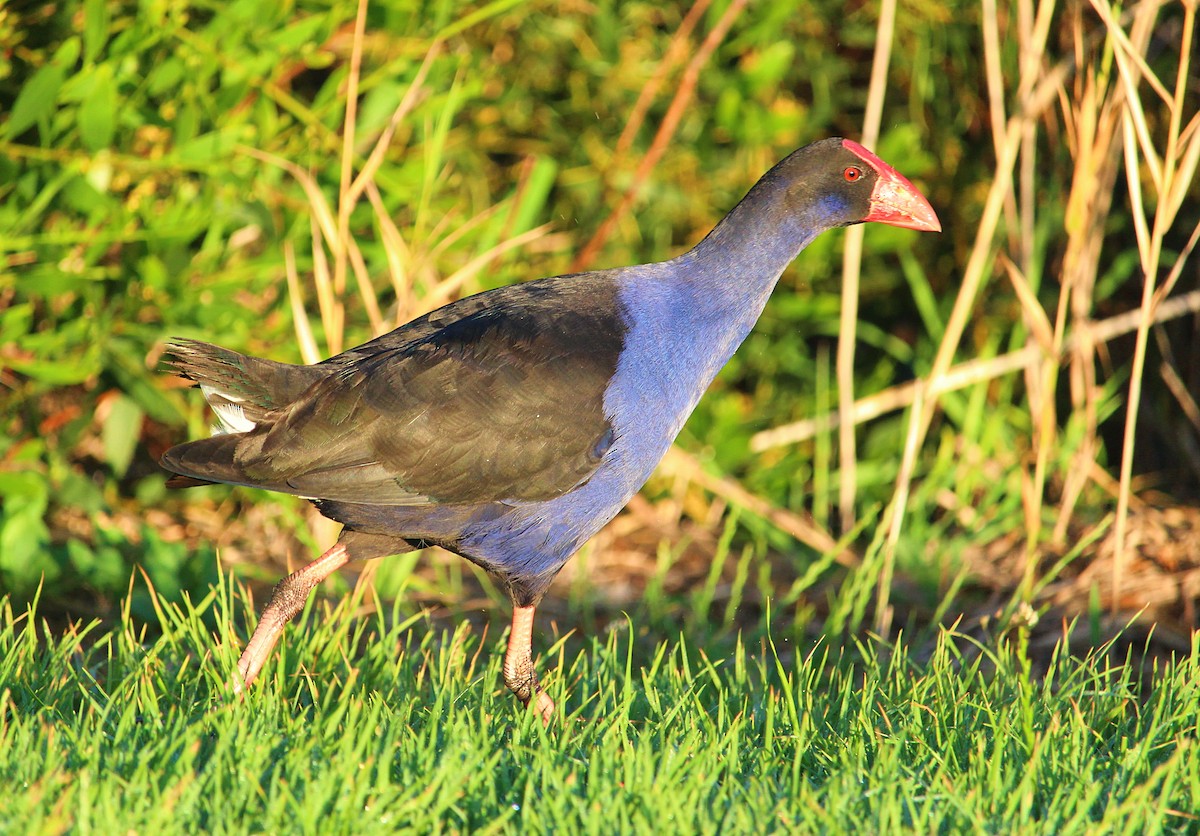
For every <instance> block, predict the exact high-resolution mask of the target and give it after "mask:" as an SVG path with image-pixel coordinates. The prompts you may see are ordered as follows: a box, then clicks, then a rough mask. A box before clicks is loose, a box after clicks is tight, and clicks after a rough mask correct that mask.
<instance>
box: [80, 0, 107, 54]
mask: <svg viewBox="0 0 1200 836" xmlns="http://www.w3.org/2000/svg"><path fill="white" fill-rule="evenodd" d="M108 30H109V17H108V2H107V0H87V3H86V4H85V5H84V9H83V60H84V62H85V63H88V64H90V63H91V62H92V61H94V60H96V56H97V55H98V54H99V52H100V50H101V49H103V48H104V45H105V44H106V43H108Z"/></svg>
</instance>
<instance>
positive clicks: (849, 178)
mask: <svg viewBox="0 0 1200 836" xmlns="http://www.w3.org/2000/svg"><path fill="white" fill-rule="evenodd" d="M842 176H843V177H845V178H846V182H847V183H853V182H855V181H856V180H858V179H859V178H860V177H862V176H863V172H862V169H861V168H859V167H858V166H856V165H848V166H846V170H845V171H843V172H842Z"/></svg>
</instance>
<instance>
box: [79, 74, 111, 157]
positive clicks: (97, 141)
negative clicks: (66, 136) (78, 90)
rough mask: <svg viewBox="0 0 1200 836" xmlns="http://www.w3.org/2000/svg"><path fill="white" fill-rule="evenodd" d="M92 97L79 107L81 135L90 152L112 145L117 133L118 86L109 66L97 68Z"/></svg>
mask: <svg viewBox="0 0 1200 836" xmlns="http://www.w3.org/2000/svg"><path fill="white" fill-rule="evenodd" d="M95 72H96V78H95V81H94V82H93V85H92V92H91V95H90V96H88V97H87V98H85V99H84V100H83V104H81V105H80V106H79V135H80V137H81V138H82V139H83V144H84V146H85V147H86V148H87V149H88V150H89V151H99V150H101V149H103V148H108V147H109V146H110V145H111V144H112V139H113V134H114V133H115V131H116V124H117V122H116V113H117V85H116V82H115V81H114V80H113V76H112V69H111V68H110V67H109V66H108V65H107V64H101V65H100V66H99V67H97V68H96V70H95Z"/></svg>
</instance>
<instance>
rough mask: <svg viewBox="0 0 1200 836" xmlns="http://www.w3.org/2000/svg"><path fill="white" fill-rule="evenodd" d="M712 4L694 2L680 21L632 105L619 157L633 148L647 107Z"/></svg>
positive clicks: (682, 54) (681, 57)
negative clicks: (652, 72) (664, 52)
mask: <svg viewBox="0 0 1200 836" xmlns="http://www.w3.org/2000/svg"><path fill="white" fill-rule="evenodd" d="M711 2H712V0H696V2H695V3H694V4H692V7H691V8H690V9H688V13H687V15H685V16H684V18H683V20H682V21H680V23H679V28H678V29H677V30H676V31H675V34H674V35H672V36H671V43H670V44H668V45H667V51H666V54H665V55H663V57H662V60H661V61H659V62H658V66H657V67H655V68H654V75H652V76H650V79H649V80H648V81H647V82H646V83H645V84H644V85H643V86H642V90H641V92H640V93H639V94H638V99H637V101H636V102H634V104H633V109H632V110H630V111H629V119H628V121H626V122H625V130H623V131H621V137H620V139H618V140H617V154H618V155H621V154H624V153H626V152H627V151H628V150H629V148H630V146H632V145H633V140H634V138H635V137H637V133H638V131H639V130H641V128H642V122H644V121H645V120H646V113H647V111H649V110H650V105H651V104H652V103H653V102H654V99H655V98H656V97H657V96H658V91H659V90H661V89H662V86H663V84H664V83H665V82H666V79H667V76H668V75H670V73H671V70H673V69H675V67H676V65H678V64H679V62H680V61H682V60H683V57H684V55H686V54H687V50H688V47H689V46H690V45H691V41H690V40H689V38H691V36H692V30H693V29H695V28H696V24H697V23H699V22H700V18H702V17H703V16H704V13H705V12H706V11H707V10H708V7H709V4H710V3H711Z"/></svg>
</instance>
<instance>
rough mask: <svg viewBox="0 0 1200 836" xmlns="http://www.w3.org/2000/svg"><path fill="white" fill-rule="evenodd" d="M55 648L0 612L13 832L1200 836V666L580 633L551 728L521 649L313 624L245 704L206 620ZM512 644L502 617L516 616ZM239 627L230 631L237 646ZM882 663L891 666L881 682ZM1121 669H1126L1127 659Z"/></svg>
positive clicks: (222, 637) (950, 642)
mask: <svg viewBox="0 0 1200 836" xmlns="http://www.w3.org/2000/svg"><path fill="white" fill-rule="evenodd" d="M156 604H157V606H158V607H159V609H160V623H161V624H162V634H161V635H160V636H157V637H153V638H151V637H147V636H146V635H144V632H145V631H144V628H140V627H139V626H138V625H137V623H136V622H135V621H133V620H131V619H130V618H129V617H128V616H126V617H124V618H122V619H121V620H120V621H119V623H117V624H115V625H113V626H112V628H111V629H110V630H107V631H106V630H105V629H104V628H102V627H100V626H99V625H97V624H93V625H91V626H89V627H86V628H79V629H70V630H65V631H62V630H50V629H49V628H48V627H46V626H45V625H44V624H42V623H40V622H39V620H38V618H37V614H36V611H35V610H31V611H30V612H28V613H27V614H23V615H20V614H14V611H13V610H12V608H11V606H9V605H7V604H6V605H5V606H3V607H0V683H2V687H0V792H2V793H3V797H4V798H5V799H6V803H4V804H2V805H0V831H2V832H5V833H57V832H64V831H67V830H72V831H77V832H81V833H86V832H90V831H96V830H98V831H101V832H139V833H150V832H155V831H161V832H179V831H195V830H201V829H202V830H205V831H211V832H218V833H219V832H321V833H350V832H379V828H387V829H392V830H396V829H399V830H413V831H420V832H433V831H452V832H465V831H472V832H494V831H504V832H508V831H515V830H518V829H520V830H530V831H532V832H545V831H547V830H555V831H558V832H591V833H614V832H648V831H651V830H653V831H654V832H663V833H713V832H762V831H765V830H776V831H779V832H852V831H855V830H861V829H863V828H866V830H868V831H869V832H896V831H897V830H911V831H914V832H918V833H933V832H946V833H963V832H988V833H1012V832H1022V833H1038V832H1040V833H1076V832H1084V831H1087V832H1112V833H1124V832H1130V833H1154V832H1163V831H1182V830H1194V829H1195V828H1196V827H1197V825H1198V823H1200V820H1198V819H1197V818H1196V816H1195V815H1193V811H1195V810H1197V809H1200V758H1197V757H1196V752H1195V740H1196V737H1197V735H1198V734H1200V720H1198V718H1200V670H1198V666H1200V645H1198V644H1197V642H1196V640H1193V643H1192V647H1191V652H1190V654H1189V655H1187V656H1186V658H1182V659H1180V660H1178V661H1177V662H1175V663H1174V664H1172V665H1169V666H1167V667H1166V668H1165V669H1163V670H1161V671H1159V672H1158V676H1157V677H1156V678H1155V679H1154V681H1153V684H1152V685H1150V686H1149V687H1145V686H1146V683H1139V682H1138V681H1137V680H1136V679H1135V677H1134V674H1133V670H1134V666H1131V665H1128V664H1112V665H1110V664H1108V663H1106V662H1105V661H1104V657H1101V656H1094V657H1092V658H1090V659H1088V660H1078V659H1075V658H1072V657H1069V656H1066V655H1061V654H1058V653H1056V654H1054V656H1053V658H1052V659H1051V660H1050V662H1049V669H1048V672H1047V673H1046V675H1045V676H1044V677H1040V678H1039V677H1031V676H1030V675H1029V674H1028V672H1027V665H1026V664H1025V663H1024V662H1023V656H1022V653H1021V648H1020V642H1019V641H1016V642H1013V643H1011V644H1001V645H1000V646H999V647H998V649H992V650H986V649H983V648H981V647H980V646H978V645H976V644H974V643H973V642H972V641H970V640H968V639H966V638H965V637H963V636H961V635H954V634H952V633H944V634H942V635H941V636H940V637H939V639H938V640H937V641H936V646H933V647H932V652H931V653H929V654H926V655H927V656H928V658H927V659H926V660H924V661H918V660H917V659H916V658H915V652H914V651H911V650H909V649H908V648H907V647H906V646H905V645H904V643H901V644H900V645H899V646H897V647H886V648H885V647H881V646H863V645H848V646H840V647H839V646H832V645H830V644H829V643H825V642H821V643H818V644H817V645H816V646H813V647H805V648H795V647H793V646H791V645H790V643H774V642H772V641H771V639H770V637H768V636H765V635H761V636H754V637H752V638H751V637H746V638H745V639H744V640H743V638H741V637H737V638H728V639H725V640H716V641H714V643H713V644H712V645H711V646H708V647H703V646H701V645H700V644H699V643H698V642H697V641H695V640H693V639H689V638H686V637H677V638H674V639H671V640H667V641H663V642H662V644H660V645H659V646H658V647H657V648H656V649H654V650H652V651H651V652H649V653H645V654H643V653H641V652H640V651H638V650H637V649H636V641H635V640H634V638H633V635H634V633H635V632H636V631H632V630H631V629H628V627H629V626H630V625H628V624H627V623H626V624H625V629H612V630H609V631H608V632H606V633H601V634H597V635H594V636H590V637H581V636H579V635H571V636H568V637H566V638H565V639H563V640H561V641H560V642H559V643H558V644H557V645H556V646H555V647H554V648H552V649H550V650H549V651H548V652H545V653H543V655H542V659H541V668H542V671H543V674H544V678H545V679H546V680H547V681H548V685H549V688H550V690H551V693H552V694H553V696H554V697H555V699H556V700H558V701H559V704H560V706H562V708H563V709H564V711H563V714H562V715H560V716H559V718H558V719H557V720H556V722H555V723H554V725H553V726H552V727H551V728H549V729H543V728H542V726H541V724H540V723H539V722H537V721H536V719H535V718H534V717H533V715H532V714H530V713H528V712H525V711H522V710H521V709H520V708H519V707H518V705H517V703H516V702H515V700H513V699H512V698H511V697H510V696H509V694H508V693H507V692H506V691H504V689H503V687H502V685H501V679H500V670H499V667H500V660H501V657H502V647H503V642H502V637H501V636H498V635H496V634H495V633H492V634H485V636H486V637H485V638H481V635H480V632H479V631H478V630H475V629H473V628H471V627H470V626H469V625H466V624H463V625H461V626H459V627H458V628H457V629H454V630H449V629H445V628H443V627H437V626H433V625H430V624H429V623H428V619H424V618H422V617H421V616H417V617H410V618H408V619H403V618H401V617H399V616H398V615H396V614H395V613H388V612H386V611H384V610H376V612H375V614H374V615H368V616H363V617H357V618H356V617H354V616H353V612H355V611H360V612H361V606H360V605H361V604H362V602H361V601H359V600H356V599H355V598H354V597H353V596H350V597H347V598H343V599H342V601H341V602H339V603H338V604H337V605H336V606H334V607H332V608H328V607H327V606H325V605H318V606H317V608H315V609H310V611H309V613H308V614H307V615H306V617H305V618H304V620H303V621H302V622H301V626H300V628H299V629H290V630H289V631H288V633H287V635H286V638H285V640H284V642H283V643H282V645H281V648H282V652H281V653H278V654H277V656H276V657H275V658H274V659H273V661H272V662H271V664H270V665H269V666H268V668H267V669H266V671H265V675H264V676H263V678H262V680H260V683H259V684H258V685H257V686H256V687H255V688H254V689H253V690H252V691H251V693H250V694H249V696H248V697H247V698H245V699H244V700H242V699H234V698H231V697H230V696H229V694H228V693H227V691H226V689H225V682H226V681H227V680H228V677H229V676H230V673H231V671H232V670H233V665H234V660H235V658H236V653H237V647H238V643H237V641H236V640H235V637H234V636H233V635H232V632H231V631H230V630H229V628H228V626H227V625H229V624H231V623H233V622H234V616H235V615H236V616H238V617H239V618H240V617H241V616H244V615H245V614H246V612H247V604H246V602H245V600H244V598H243V597H242V594H241V591H240V589H238V588H237V587H234V586H230V585H228V584H227V583H222V584H221V585H220V586H219V587H218V589H217V590H216V591H214V592H213V593H212V594H211V595H209V596H208V597H206V598H205V599H204V600H203V601H200V602H199V603H198V604H196V605H195V606H193V605H191V604H190V603H184V604H183V605H181V606H175V605H169V604H164V603H162V602H161V601H156ZM494 617H495V618H497V619H498V618H499V617H500V614H494ZM214 625H215V629H214ZM881 660H885V661H881ZM1116 661H1117V662H1120V661H1121V660H1119V659H1118V660H1116Z"/></svg>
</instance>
